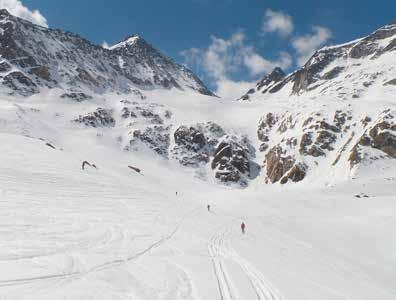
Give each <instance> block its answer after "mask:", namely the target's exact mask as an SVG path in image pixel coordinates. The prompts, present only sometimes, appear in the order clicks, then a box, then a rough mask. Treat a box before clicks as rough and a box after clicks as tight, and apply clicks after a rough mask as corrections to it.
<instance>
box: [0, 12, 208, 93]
mask: <svg viewBox="0 0 396 300" xmlns="http://www.w3.org/2000/svg"><path fill="white" fill-rule="evenodd" d="M0 21H1V22H0V30H1V32H2V34H1V36H0V55H1V57H2V59H3V60H4V61H3V62H2V63H1V65H0V72H6V71H7V70H9V69H10V67H13V68H15V69H17V70H19V71H16V72H19V73H17V74H19V75H18V77H19V79H22V75H23V76H24V77H26V78H29V80H30V82H29V83H28V82H27V80H26V79H23V82H22V83H21V84H24V85H27V86H28V88H24V89H22V88H20V87H19V86H17V85H15V84H10V78H8V80H7V81H6V85H7V86H8V87H10V88H12V89H13V91H14V92H15V93H17V94H21V95H24V96H26V95H30V94H33V93H35V92H37V90H38V89H40V88H41V87H47V88H54V87H57V88H62V89H65V90H68V91H69V92H70V91H71V92H83V91H84V90H86V89H89V90H91V91H92V92H94V93H103V92H120V93H131V92H132V91H135V90H136V87H138V88H140V89H153V88H164V89H170V88H177V89H181V90H194V91H196V92H198V93H201V94H205V95H213V94H212V92H210V91H209V90H208V89H207V88H206V87H205V86H204V84H203V83H202V82H201V81H200V80H199V78H198V77H197V76H196V75H195V74H194V73H192V72H191V71H190V70H189V69H187V68H186V67H184V66H182V65H179V64H177V63H175V62H174V61H172V60H171V59H170V58H168V57H166V56H165V55H163V54H162V53H160V52H159V51H157V50H156V49H155V48H154V47H152V46H151V45H150V44H149V43H147V42H146V41H145V40H144V39H143V38H141V37H139V36H131V37H128V38H127V39H125V40H124V41H122V42H120V43H118V44H117V45H115V46H113V47H111V48H110V49H104V48H103V47H100V46H97V45H94V44H92V43H90V42H89V41H87V40H86V39H84V38H82V37H80V36H78V35H75V34H72V33H69V32H64V31H62V30H54V29H47V28H44V27H41V26H37V25H35V24H32V23H30V22H29V21H26V20H23V19H20V18H17V17H14V16H12V15H10V14H9V13H8V12H7V11H6V10H2V12H1V14H0ZM13 76H14V77H15V76H16V74H14V75H13ZM15 80H17V79H14V80H11V81H15ZM32 83H34V84H35V86H34V88H32V86H33V85H32ZM3 84H4V83H3Z"/></svg>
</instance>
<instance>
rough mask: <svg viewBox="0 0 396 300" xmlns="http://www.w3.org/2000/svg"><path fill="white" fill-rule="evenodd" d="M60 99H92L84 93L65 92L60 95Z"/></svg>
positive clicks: (81, 100)
mask: <svg viewBox="0 0 396 300" xmlns="http://www.w3.org/2000/svg"><path fill="white" fill-rule="evenodd" d="M60 97H61V98H62V99H70V100H73V101H76V102H83V101H86V100H92V99H93V97H92V96H90V95H87V94H85V93H65V94H62V95H61V96H60Z"/></svg>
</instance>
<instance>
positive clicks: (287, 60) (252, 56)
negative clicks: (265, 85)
mask: <svg viewBox="0 0 396 300" xmlns="http://www.w3.org/2000/svg"><path fill="white" fill-rule="evenodd" d="M244 62H245V65H246V67H247V68H248V70H249V72H250V74H251V75H260V74H263V73H268V72H270V71H272V70H273V69H275V68H276V67H280V68H282V69H287V68H289V67H290V66H291V64H292V63H293V60H292V57H291V56H290V54H289V53H287V52H283V51H282V52H280V56H279V59H277V60H275V61H270V60H267V59H265V58H263V57H262V56H260V55H258V54H257V53H254V52H250V53H248V54H246V55H245V56H244Z"/></svg>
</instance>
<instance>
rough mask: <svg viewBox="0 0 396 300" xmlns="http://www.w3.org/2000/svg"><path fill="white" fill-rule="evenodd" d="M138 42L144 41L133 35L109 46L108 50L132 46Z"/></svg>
mask: <svg viewBox="0 0 396 300" xmlns="http://www.w3.org/2000/svg"><path fill="white" fill-rule="evenodd" d="M139 41H144V39H143V38H142V37H141V36H140V35H137V34H133V35H130V36H128V37H126V38H125V39H123V40H122V41H121V42H119V43H117V44H115V45H113V46H111V47H110V48H109V49H110V50H114V49H118V48H123V47H129V46H133V45H135V44H136V43H137V42H139Z"/></svg>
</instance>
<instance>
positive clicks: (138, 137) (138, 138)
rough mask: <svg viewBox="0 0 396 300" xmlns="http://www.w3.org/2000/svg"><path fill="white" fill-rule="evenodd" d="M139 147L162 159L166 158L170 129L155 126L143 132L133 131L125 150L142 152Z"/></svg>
mask: <svg viewBox="0 0 396 300" xmlns="http://www.w3.org/2000/svg"><path fill="white" fill-rule="evenodd" d="M141 145H144V146H145V147H147V148H149V149H151V150H153V151H154V152H156V153H157V154H159V155H161V156H162V157H164V158H168V153H169V152H168V150H169V145H170V127H165V126H161V125H155V126H150V127H146V128H145V129H143V130H135V131H133V133H132V139H131V140H130V141H129V145H128V146H127V147H125V150H132V149H133V150H135V151H138V150H142V149H141V148H140V146H141Z"/></svg>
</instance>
